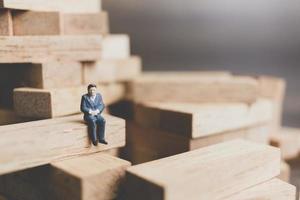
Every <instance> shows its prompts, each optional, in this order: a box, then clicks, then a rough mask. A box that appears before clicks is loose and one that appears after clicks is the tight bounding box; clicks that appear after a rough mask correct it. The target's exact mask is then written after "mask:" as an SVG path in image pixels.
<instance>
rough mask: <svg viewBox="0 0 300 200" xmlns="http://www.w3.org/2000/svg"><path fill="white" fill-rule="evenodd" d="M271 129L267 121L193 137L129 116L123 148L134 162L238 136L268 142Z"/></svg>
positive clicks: (145, 160)
mask: <svg viewBox="0 0 300 200" xmlns="http://www.w3.org/2000/svg"><path fill="white" fill-rule="evenodd" d="M269 130H270V128H269V126H268V124H265V125H260V126H254V127H247V128H242V129H239V130H235V131H227V132H223V133H220V134H215V135H210V136H207V137H201V138H195V139H190V138H187V137H184V136H181V135H177V134H173V133H172V132H167V131H162V130H159V129H154V128H145V127H141V126H139V125H138V124H136V123H135V122H131V121H128V120H127V121H126V147H125V149H124V150H123V152H124V154H125V157H126V158H127V159H128V160H130V161H131V162H132V163H133V164H140V163H143V162H148V161H152V160H156V159H160V158H164V157H167V156H172V155H175V154H178V153H183V152H186V151H191V150H195V149H199V148H203V147H206V146H209V145H213V144H217V143H221V142H225V141H230V140H234V139H245V140H249V141H253V142H257V143H264V144H267V143H268V139H269ZM166 147H167V148H166Z"/></svg>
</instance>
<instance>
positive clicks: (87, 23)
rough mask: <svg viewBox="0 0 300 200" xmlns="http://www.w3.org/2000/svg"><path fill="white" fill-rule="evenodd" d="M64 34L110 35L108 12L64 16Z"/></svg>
mask: <svg viewBox="0 0 300 200" xmlns="http://www.w3.org/2000/svg"><path fill="white" fill-rule="evenodd" d="M63 33H64V34H66V35H77V34H78V35H82V34H103V35H106V34H108V33H109V20H108V14H107V12H99V13H92V14H91V13H90V14H86V13H85V14H64V15H63Z"/></svg>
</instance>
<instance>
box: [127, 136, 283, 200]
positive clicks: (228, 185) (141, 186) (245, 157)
mask: <svg viewBox="0 0 300 200" xmlns="http://www.w3.org/2000/svg"><path fill="white" fill-rule="evenodd" d="M279 167H280V151H279V149H277V148H273V147H270V146H267V145H259V144H255V143H251V142H246V141H242V140H235V141H231V142H226V143H221V144H218V145H212V146H210V147H205V148H202V149H198V150H194V151H190V152H186V153H182V154H178V155H175V156H171V157H167V158H163V159H160V160H155V161H151V162H148V163H144V164H140V165H135V166H132V167H130V168H128V169H127V178H126V180H127V182H126V184H125V185H126V192H125V194H126V195H125V196H126V197H127V199H132V200H134V199H145V200H146V199H156V200H160V199H186V198H187V197H188V199H190V200H193V199H223V198H225V197H228V196H230V195H233V194H234V193H237V192H240V191H243V190H245V189H247V188H249V187H252V186H255V185H257V184H259V183H262V182H264V181H267V180H270V179H271V178H273V177H275V176H277V175H278V174H279V172H280V169H279Z"/></svg>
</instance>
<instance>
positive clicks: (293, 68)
mask: <svg viewBox="0 0 300 200" xmlns="http://www.w3.org/2000/svg"><path fill="white" fill-rule="evenodd" d="M104 9H105V10H107V11H109V16H110V22H111V27H110V28H111V31H112V32H113V33H127V34H129V35H130V37H131V45H132V46H131V49H132V53H133V54H138V55H140V56H141V57H142V59H143V63H144V68H143V69H144V70H146V71H149V70H230V71H232V72H233V73H242V74H251V75H255V74H265V75H275V76H280V77H283V78H285V79H286V80H287V93H286V99H285V103H284V116H283V124H284V125H289V126H294V127H300V123H299V122H300V92H299V88H298V85H300V77H299V76H300V68H299V66H298V65H299V64H300V2H299V1H297V0H285V1H282V0H252V1H249V0H201V1H199V0H186V1H179V0H163V1H162V0H122V1H111V0H104Z"/></svg>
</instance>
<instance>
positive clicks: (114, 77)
mask: <svg viewBox="0 0 300 200" xmlns="http://www.w3.org/2000/svg"><path fill="white" fill-rule="evenodd" d="M141 71H142V64H141V59H140V57H138V56H132V57H130V58H128V59H110V60H99V61H96V62H85V63H83V74H84V83H86V84H87V83H107V82H114V81H117V82H121V81H122V82H123V81H130V80H132V79H133V78H135V77H137V76H138V75H139V74H140V73H141Z"/></svg>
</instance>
